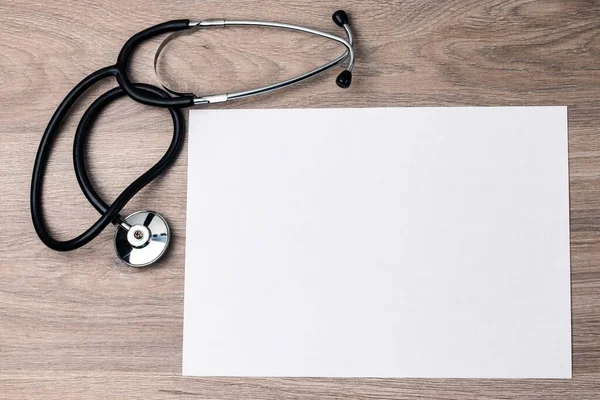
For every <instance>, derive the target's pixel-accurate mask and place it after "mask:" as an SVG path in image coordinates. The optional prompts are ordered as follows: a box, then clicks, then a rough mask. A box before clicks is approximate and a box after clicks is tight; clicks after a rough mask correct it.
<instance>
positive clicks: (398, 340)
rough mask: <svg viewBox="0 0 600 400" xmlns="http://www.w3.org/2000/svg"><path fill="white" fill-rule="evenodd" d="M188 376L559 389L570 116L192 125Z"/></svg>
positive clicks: (432, 111)
mask: <svg viewBox="0 0 600 400" xmlns="http://www.w3.org/2000/svg"><path fill="white" fill-rule="evenodd" d="M188 162H189V170H188V202H187V239H186V242H187V243H186V265H185V319H184V343H183V374H184V375H196V376H306V377H423V378H438V377H439V378H441V377H454V378H570V377H571V312H570V260H569V192H568V188H569V175H568V134H567V109H566V107H502V108H364V109H316V110H315V109H303V110H289V109H288V110H197V111H191V113H190V127H189V160H188Z"/></svg>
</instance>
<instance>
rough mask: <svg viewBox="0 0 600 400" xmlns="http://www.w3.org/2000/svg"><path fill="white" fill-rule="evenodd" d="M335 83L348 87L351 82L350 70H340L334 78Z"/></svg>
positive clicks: (344, 87) (343, 87)
mask: <svg viewBox="0 0 600 400" xmlns="http://www.w3.org/2000/svg"><path fill="white" fill-rule="evenodd" d="M335 83H336V84H337V85H338V86H339V87H341V88H342V89H348V88H349V87H350V84H351V83H352V72H350V71H348V70H344V71H342V72H341V73H340V74H339V75H338V76H337V78H336V79H335Z"/></svg>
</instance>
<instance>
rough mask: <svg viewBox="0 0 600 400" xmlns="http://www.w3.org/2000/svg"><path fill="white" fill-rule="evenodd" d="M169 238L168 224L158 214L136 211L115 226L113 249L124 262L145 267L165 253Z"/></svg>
mask: <svg viewBox="0 0 600 400" xmlns="http://www.w3.org/2000/svg"><path fill="white" fill-rule="evenodd" d="M124 226H125V227H124ZM170 238H171V234H170V232H169V225H168V224H167V221H165V219H164V218H163V217H162V216H161V215H160V214H158V213H156V212H154V211H138V212H136V213H133V214H131V215H130V216H128V217H127V218H125V221H124V223H123V224H121V225H120V226H118V227H117V231H116V232H115V251H116V252H117V256H118V257H119V258H120V259H121V260H123V262H125V263H126V264H128V265H131V266H132V267H145V266H147V265H150V264H152V263H153V262H155V261H157V260H158V259H159V258H160V257H161V256H162V255H163V254H164V253H165V250H166V249H167V247H168V245H169V240H170Z"/></svg>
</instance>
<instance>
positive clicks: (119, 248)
mask: <svg viewBox="0 0 600 400" xmlns="http://www.w3.org/2000/svg"><path fill="white" fill-rule="evenodd" d="M332 18H333V21H334V22H335V23H336V24H337V25H338V26H340V27H342V28H343V29H344V31H345V33H346V36H347V38H342V37H340V36H336V35H332V34H330V33H326V32H322V31H318V30H316V29H311V28H306V27H302V26H298V25H292V24H285V23H279V22H270V21H249V20H226V19H207V20H202V21H190V20H187V19H182V20H174V21H168V22H164V23H162V24H158V25H155V26H152V27H150V28H148V29H145V30H143V31H141V32H139V33H137V34H135V35H134V36H132V37H131V38H130V39H129V40H127V42H126V43H125V44H124V45H123V47H122V49H121V51H120V52H119V55H118V57H117V62H116V64H114V65H111V66H108V67H105V68H101V69H99V70H98V71H96V72H94V73H92V74H90V75H88V76H87V77H85V78H84V79H83V80H82V81H81V82H80V83H79V84H77V85H76V86H75V87H74V88H73V89H72V90H71V91H70V92H69V93H68V94H67V96H66V97H65V98H64V99H63V101H62V102H61V104H60V105H59V106H58V108H57V109H56V111H55V112H54V114H53V116H52V118H51V119H50V121H49V123H48V126H47V127H46V130H45V132H44V135H43V136H42V139H41V142H40V146H39V148H38V152H37V155H36V159H35V163H34V168H33V174H32V181H31V192H30V204H31V216H32V220H33V225H34V227H35V230H36V233H37V234H38V236H39V238H40V239H41V241H42V242H43V243H44V244H45V245H46V246H47V247H49V248H51V249H53V250H57V251H70V250H75V249H77V248H80V247H82V246H84V245H85V244H87V243H89V242H90V241H91V240H92V239H94V238H95V237H96V236H98V235H99V234H100V232H102V231H103V230H104V228H106V227H107V226H108V225H109V224H111V223H112V224H114V225H116V226H117V230H116V232H115V236H114V240H115V251H116V253H117V256H118V257H119V259H121V260H122V261H123V262H125V263H127V264H128V265H131V266H134V267H143V266H147V265H150V264H152V263H153V262H155V261H156V260H158V259H159V258H160V257H161V256H162V255H163V254H164V253H165V250H166V249H167V247H168V244H169V241H170V235H171V234H170V230H169V226H168V224H167V222H166V220H165V219H164V218H163V217H162V216H161V215H159V214H158V213H156V212H153V211H140V212H136V213H134V214H131V215H129V216H128V217H126V218H123V217H121V215H120V212H121V210H122V209H123V207H125V205H126V204H127V203H128V202H129V200H131V199H132V198H133V196H135V195H136V194H137V193H138V192H139V191H140V190H141V189H142V188H143V187H145V186H146V185H147V184H148V183H150V182H151V181H152V180H154V179H155V178H156V177H158V176H159V175H161V174H162V173H163V172H164V171H165V170H166V169H167V168H168V167H169V166H170V165H171V164H172V163H173V162H174V161H175V159H176V157H177V155H178V154H179V153H180V151H181V148H182V145H183V142H184V138H185V119H184V117H183V114H182V112H181V109H182V108H185V107H192V106H198V105H208V104H213V103H221V102H226V101H229V100H235V99H241V98H245V97H250V96H254V95H258V94H261V93H267V92H272V91H275V90H278V89H282V88H285V87H287V86H290V85H293V84H296V83H298V82H302V81H304V80H305V79H308V78H310V77H313V76H315V75H318V74H320V73H322V72H324V71H327V70H329V69H330V68H332V67H335V66H337V65H340V64H342V63H344V62H346V61H347V62H348V64H347V66H346V68H345V69H344V70H343V71H342V72H341V73H340V74H339V75H338V76H337V78H336V84H337V85H338V86H339V87H341V88H348V87H349V86H350V84H351V82H352V70H353V67H354V48H353V46H354V37H353V34H352V30H351V29H350V25H349V22H348V16H347V15H346V13H345V12H344V11H342V10H339V11H336V12H335V13H334V14H333V17H332ZM230 26H234V27H235V26H238V27H266V28H279V29H286V30H292V31H298V32H304V33H307V34H312V35H316V36H320V37H323V38H326V39H330V40H333V41H335V42H337V43H340V44H342V45H343V46H344V47H345V51H344V53H343V54H342V55H340V56H339V57H337V58H335V59H333V60H331V61H329V62H327V63H325V64H323V65H321V66H320V67H318V68H315V69H313V70H311V71H309V72H306V73H303V74H301V75H298V76H296V77H293V78H291V79H287V80H284V81H281V82H277V83H274V84H271V85H267V86H263V87H259V88H255V89H250V90H246V91H241V92H235V93H222V94H212V95H196V94H192V93H179V92H177V91H175V90H173V89H171V88H168V87H167V86H166V84H164V83H162V82H161V85H162V86H163V88H162V89H160V88H158V87H155V86H152V85H148V84H145V83H134V82H132V81H131V79H130V76H129V73H128V69H129V64H130V59H131V56H132V54H133V52H134V50H135V49H136V48H137V47H138V46H139V45H140V44H141V43H143V42H145V41H147V40H148V39H151V38H153V37H155V36H158V35H162V34H166V33H170V36H168V37H167V38H166V39H165V40H164V41H163V42H162V43H161V44H160V46H159V47H158V50H157V52H156V54H155V57H154V69H155V72H156V74H157V77H158V79H159V82H160V81H161V79H160V76H158V75H159V74H158V68H157V66H158V63H159V59H160V57H161V54H162V51H163V49H164V48H165V46H166V45H167V43H169V42H170V41H172V40H173V39H175V38H177V37H179V36H181V35H182V34H184V33H188V34H189V33H194V32H197V31H202V30H203V29H206V28H215V27H230ZM109 77H114V78H116V81H117V83H118V86H117V87H115V88H113V89H111V90H109V91H108V92H106V93H104V94H102V95H101V96H99V97H98V98H97V99H96V100H95V101H94V102H93V103H92V104H91V105H90V106H89V108H88V109H87V110H86V111H85V113H84V114H83V116H82V117H81V120H80V121H79V124H78V126H77V129H76V133H75V138H74V144H73V165H74V168H75V176H76V177H77V182H78V184H79V187H80V188H81V190H82V192H83V194H84V195H85V197H86V198H87V199H88V201H89V202H90V203H91V204H92V206H93V207H94V208H96V210H97V211H98V212H99V213H100V218H99V219H98V220H97V221H96V222H95V223H94V224H92V226H90V227H89V228H88V229H87V230H86V231H85V232H83V233H81V234H80V235H78V236H77V237H75V238H73V239H69V240H57V239H55V238H54V237H52V236H51V235H50V233H49V232H48V229H47V227H46V221H45V219H44V216H43V210H42V186H43V180H44V175H45V172H46V166H47V163H48V158H49V155H50V150H51V148H52V145H53V143H54V141H55V139H56V137H57V136H58V133H59V130H60V128H61V126H62V124H63V121H64V120H65V118H66V117H67V115H68V114H69V111H70V109H71V108H72V106H73V105H74V104H75V102H76V101H77V100H78V99H79V98H80V97H81V96H82V95H83V93H85V92H86V91H87V90H88V89H89V88H90V87H92V86H93V85H94V84H96V83H97V82H99V81H101V80H103V79H105V78H109ZM125 95H127V96H128V97H130V98H132V99H133V100H135V101H137V102H140V103H143V104H146V105H149V106H154V107H162V108H166V109H168V111H169V113H170V115H171V118H172V120H173V135H172V140H171V143H170V146H169V148H168V149H167V151H166V152H165V154H164V155H163V157H162V158H161V159H160V160H159V161H158V162H157V163H156V164H155V165H154V166H152V167H151V168H150V169H149V170H148V171H146V172H145V173H144V174H142V175H141V176H140V177H139V178H137V179H136V180H134V181H133V182H132V183H131V184H130V185H129V186H127V187H126V188H125V190H123V192H121V194H120V195H119V196H118V197H117V198H116V199H115V200H114V201H113V203H112V204H110V205H109V204H107V203H106V202H105V201H104V200H103V199H102V198H101V197H100V195H99V194H98V193H97V192H96V190H95V189H94V187H93V185H92V183H91V181H90V179H89V176H88V172H87V163H86V154H87V151H86V150H87V137H88V133H89V131H90V130H91V129H92V126H93V124H94V123H95V120H96V119H97V116H98V115H99V114H100V112H101V111H102V110H103V109H104V108H106V106H108V105H109V104H110V103H112V102H113V101H115V100H116V99H118V98H121V97H123V96H125Z"/></svg>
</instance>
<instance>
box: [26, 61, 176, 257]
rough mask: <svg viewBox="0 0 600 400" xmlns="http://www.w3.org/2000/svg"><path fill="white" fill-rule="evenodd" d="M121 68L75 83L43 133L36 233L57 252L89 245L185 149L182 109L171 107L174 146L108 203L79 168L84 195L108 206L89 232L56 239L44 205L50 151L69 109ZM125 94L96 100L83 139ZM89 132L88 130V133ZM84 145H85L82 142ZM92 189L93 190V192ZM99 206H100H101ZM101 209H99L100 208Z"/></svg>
mask: <svg viewBox="0 0 600 400" xmlns="http://www.w3.org/2000/svg"><path fill="white" fill-rule="evenodd" d="M118 75H119V70H118V69H117V67H115V66H110V67H106V68H102V69H100V70H98V71H96V72H94V73H92V74H90V75H88V76H87V77H86V78H84V79H83V80H82V81H81V82H80V83H79V84H77V86H75V87H74V88H73V89H72V90H71V92H69V94H68V95H67V96H66V97H65V98H64V100H63V101H62V102H61V104H60V105H59V106H58V108H57V109H56V111H55V112H54V115H53V116H52V118H51V119H50V122H49V123H48V126H47V127H46V130H45V132H44V135H43V136H42V140H41V141H40V146H39V148H38V152H37V155H36V158H35V163H34V166H33V174H32V179H31V192H30V205H31V218H32V220H33V225H34V228H35V231H36V233H37V234H38V236H39V238H40V239H41V240H42V242H43V243H44V244H45V245H46V246H48V247H49V248H51V249H53V250H57V251H70V250H75V249H77V248H79V247H81V246H84V245H85V244H87V243H89V242H90V241H91V240H92V239H94V238H95V237H96V236H98V235H99V234H100V232H102V230H103V229H104V228H105V227H106V226H108V225H109V224H110V223H111V222H112V221H113V220H114V219H115V218H116V217H117V216H118V214H119V212H120V211H121V209H122V208H123V207H124V206H125V204H127V202H128V201H129V200H131V198H132V197H133V196H134V195H135V194H136V193H137V192H138V191H139V190H140V189H142V188H143V187H144V186H145V185H147V184H148V183H149V182H151V181H152V180H153V179H154V178H156V176H158V175H159V174H160V173H161V172H162V171H163V170H164V169H166V168H167V167H168V166H169V165H170V164H171V163H172V162H173V161H174V159H175V157H176V156H177V154H178V152H179V150H181V144H182V142H183V137H184V136H185V121H184V118H183V116H182V114H181V112H179V111H176V110H170V111H171V116H172V117H173V121H174V135H173V141H172V142H171V146H170V147H169V149H168V150H167V153H166V154H165V156H163V158H161V160H160V161H159V162H158V163H157V164H156V165H155V166H154V167H152V168H150V170H148V171H147V172H146V173H144V174H143V175H142V176H140V177H139V178H138V179H136V180H135V181H134V182H133V183H132V184H131V185H129V186H128V187H127V188H126V189H125V190H124V191H123V192H122V193H121V194H120V195H119V196H118V197H117V199H116V200H115V201H114V202H113V203H112V204H111V205H110V206H108V205H107V204H106V203H105V202H104V201H102V199H101V198H100V197H99V196H98V194H97V193H96V192H95V191H94V190H93V188H92V185H91V183H90V182H89V179H87V178H88V177H87V171H85V169H84V170H83V171H79V172H77V171H76V175H77V176H78V182H79V184H80V187H81V189H82V191H83V192H84V194H86V197H88V199H91V200H90V201H91V202H92V204H93V205H94V207H96V208H97V209H99V208H98V207H100V209H104V208H105V210H104V212H103V214H102V216H101V217H100V218H99V219H98V220H97V221H96V222H95V223H94V224H93V225H92V226H91V227H89V228H88V229H87V230H86V231H85V232H83V233H82V234H80V235H79V236H77V237H75V238H73V239H69V240H64V241H61V240H56V239H54V238H53V237H52V236H51V235H50V233H49V232H48V229H47V227H46V222H45V219H44V216H43V208H42V186H43V181H44V174H45V172H46V165H47V163H48V157H49V155H50V150H51V148H52V145H53V144H54V140H55V138H56V136H57V135H58V133H59V130H60V128H61V125H62V123H63V121H64V119H65V117H66V116H67V115H68V113H69V110H70V109H71V107H72V106H73V104H75V102H76V101H77V99H78V98H79V97H80V96H81V95H82V94H83V93H84V92H85V91H86V90H87V89H89V88H90V87H91V86H92V85H94V84H95V83H96V82H98V81H100V80H102V79H105V78H107V77H111V76H118ZM135 88H136V90H138V91H144V92H146V93H148V94H151V95H153V96H163V97H165V98H167V97H169V95H168V94H167V93H166V92H164V91H162V90H160V89H158V88H154V87H151V86H150V85H145V84H135ZM123 94H124V91H123V89H121V88H115V89H112V90H110V91H109V92H107V93H105V94H104V95H102V96H101V97H100V98H99V99H98V100H96V101H95V102H94V103H93V104H92V105H91V106H90V107H89V108H88V110H87V111H86V113H85V114H84V117H83V118H82V120H81V121H80V124H79V126H78V131H81V132H80V133H79V138H80V142H81V140H84V139H85V136H86V133H87V131H86V130H87V129H88V128H89V127H90V126H91V125H90V124H91V123H93V121H94V120H95V117H96V116H97V114H98V113H99V112H100V111H101V110H102V109H103V108H104V107H105V106H106V105H107V104H109V103H110V102H111V101H113V100H115V99H117V98H118V97H120V96H122V95H123ZM84 131H85V132H84ZM79 145H81V144H79ZM90 188H92V190H91V191H90ZM97 206H98V207H97ZM100 209H99V211H100Z"/></svg>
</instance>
